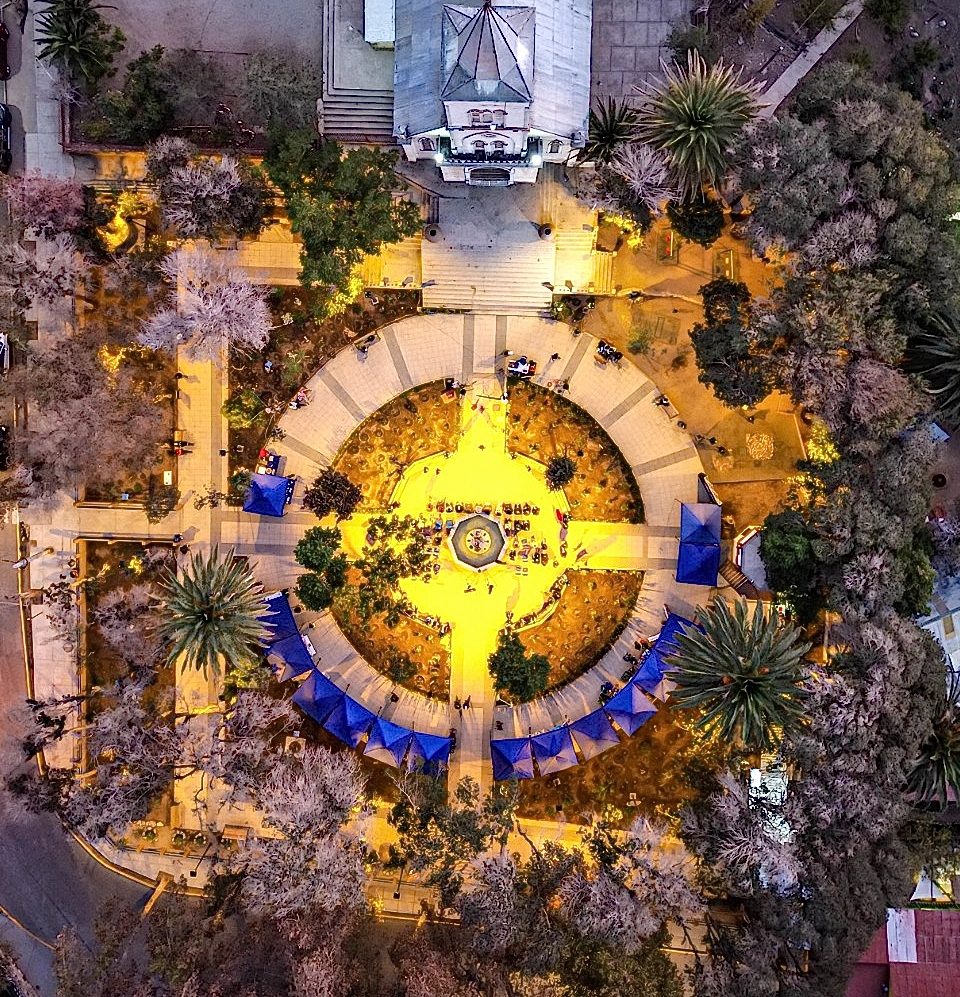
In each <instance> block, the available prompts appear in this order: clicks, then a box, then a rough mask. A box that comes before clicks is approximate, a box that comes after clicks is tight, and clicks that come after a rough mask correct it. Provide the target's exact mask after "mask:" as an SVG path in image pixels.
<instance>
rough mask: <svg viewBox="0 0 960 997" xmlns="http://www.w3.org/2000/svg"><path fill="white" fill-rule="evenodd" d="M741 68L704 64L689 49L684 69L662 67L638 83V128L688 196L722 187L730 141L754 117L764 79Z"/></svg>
mask: <svg viewBox="0 0 960 997" xmlns="http://www.w3.org/2000/svg"><path fill="white" fill-rule="evenodd" d="M742 72H743V70H739V71H734V70H733V69H732V68H731V67H729V66H724V65H723V62H722V61H720V62H718V63H717V64H716V65H714V66H708V65H707V63H706V62H704V61H703V57H702V56H701V55H700V53H699V52H697V51H696V49H691V50H690V51H689V52H687V65H686V68H685V69H683V68H681V67H680V66H679V65H677V63H674V64H673V66H672V67H667V66H664V67H663V79H661V80H657V81H655V82H653V83H650V84H647V85H645V86H643V87H642V88H638V90H639V91H640V92H641V93H642V94H643V95H644V99H643V103H642V104H641V106H640V119H639V122H638V125H637V133H638V134H639V136H640V138H642V139H643V140H645V141H646V142H649V143H650V145H652V146H653V147H654V148H655V149H659V150H660V151H661V152H663V153H664V154H665V155H666V156H667V158H668V159H669V160H670V165H671V167H672V169H673V173H674V176H675V178H676V181H677V184H678V185H679V186H680V187H681V189H682V190H683V192H684V194H685V195H686V196H687V197H696V196H697V195H698V194H699V193H700V191H701V190H702V189H703V187H719V186H720V184H721V183H722V182H723V179H724V176H725V175H726V172H727V161H728V157H729V155H730V150H731V148H732V146H733V144H734V141H735V140H736V138H737V136H738V135H739V134H740V131H741V130H742V129H743V127H744V125H746V124H747V122H749V121H750V120H751V119H752V118H754V117H756V114H757V111H758V109H759V105H758V103H757V99H756V97H757V93H758V92H759V90H760V86H761V85H762V84H759V83H753V82H744V81H742V80H741V79H740V77H741V74H742Z"/></svg>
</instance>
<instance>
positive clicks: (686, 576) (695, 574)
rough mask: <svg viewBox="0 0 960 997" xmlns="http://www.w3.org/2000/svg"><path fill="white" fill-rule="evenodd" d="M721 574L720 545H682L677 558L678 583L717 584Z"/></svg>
mask: <svg viewBox="0 0 960 997" xmlns="http://www.w3.org/2000/svg"><path fill="white" fill-rule="evenodd" d="M719 573H720V545H719V544H695V543H683V542H681V544H680V553H679V556H678V557H677V581H678V582H682V583H684V584H685V585H710V586H714V585H716V584H717V575H718V574H719Z"/></svg>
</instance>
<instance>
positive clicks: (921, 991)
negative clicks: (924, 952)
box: [890, 962, 960, 997]
mask: <svg viewBox="0 0 960 997" xmlns="http://www.w3.org/2000/svg"><path fill="white" fill-rule="evenodd" d="M958 995H960V966H945V965H943V964H942V963H934V962H928V963H909V962H895V963H892V964H891V966H890V997H958Z"/></svg>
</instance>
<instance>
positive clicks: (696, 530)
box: [680, 502, 720, 544]
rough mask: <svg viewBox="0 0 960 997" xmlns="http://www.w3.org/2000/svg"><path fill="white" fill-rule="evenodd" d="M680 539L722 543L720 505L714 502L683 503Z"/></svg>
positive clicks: (696, 542)
mask: <svg viewBox="0 0 960 997" xmlns="http://www.w3.org/2000/svg"><path fill="white" fill-rule="evenodd" d="M680 540H681V541H682V542H686V543H694V544H715V543H720V506H718V505H714V503H712V502H691V503H689V504H686V503H685V504H683V505H681V506H680Z"/></svg>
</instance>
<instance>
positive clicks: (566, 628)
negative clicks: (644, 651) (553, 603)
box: [520, 571, 643, 689]
mask: <svg viewBox="0 0 960 997" xmlns="http://www.w3.org/2000/svg"><path fill="white" fill-rule="evenodd" d="M642 586H643V573H642V572H639V571H568V572H567V586H566V588H565V589H564V592H563V595H562V596H561V597H560V601H559V602H558V603H557V607H556V609H555V610H554V611H553V612H552V613H551V614H550V616H549V617H547V619H546V620H544V622H543V623H542V624H540V626H537V627H532V628H531V629H529V630H523V631H521V633H520V639H521V640H522V641H523V644H524V647H525V648H526V649H527V652H528V653H529V654H543V655H546V657H547V658H548V659H549V661H550V676H549V679H548V686H547V688H548V689H553V688H555V687H556V686H559V685H564V684H565V683H567V682H569V681H570V680H571V679H574V678H576V677H577V676H578V675H581V674H583V672H585V671H586V670H587V669H588V668H590V667H592V666H593V665H594V664H595V663H596V661H597V660H598V659H599V658H601V657H602V656H603V655H604V654H605V653H606V652H607V650H608V649H609V648H610V646H611V645H612V644H613V642H614V641H615V640H616V639H617V637H618V636H619V635H620V634H621V633H622V632H623V629H624V627H625V626H626V625H627V621H628V620H629V619H630V616H631V614H632V613H633V609H634V606H635V605H636V603H637V599H638V598H639V597H640V589H641V587H642Z"/></svg>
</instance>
